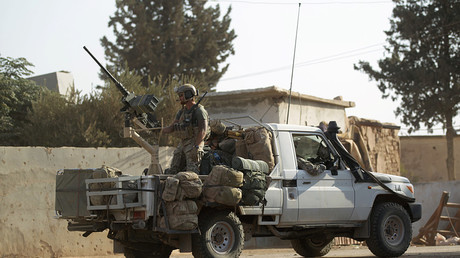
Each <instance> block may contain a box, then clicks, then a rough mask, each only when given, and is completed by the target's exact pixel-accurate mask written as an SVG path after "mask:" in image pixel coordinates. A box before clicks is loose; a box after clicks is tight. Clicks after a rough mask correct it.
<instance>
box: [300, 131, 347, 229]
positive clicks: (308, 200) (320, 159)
mask: <svg viewBox="0 0 460 258" xmlns="http://www.w3.org/2000/svg"><path fill="white" fill-rule="evenodd" d="M292 139H293V146H294V147H295V151H296V161H297V168H298V169H297V173H296V180H297V191H298V198H299V199H298V200H299V211H298V212H299V215H298V221H299V222H300V223H302V222H309V223H311V222H318V223H322V222H328V221H330V222H334V223H340V221H341V220H343V221H347V220H348V219H349V218H350V217H351V214H352V212H353V209H354V201H355V199H354V189H353V183H352V182H353V178H352V174H351V172H350V171H349V170H340V169H339V170H334V169H332V170H333V171H331V168H332V167H333V160H334V156H333V155H332V150H331V148H330V146H329V145H328V144H327V141H326V140H325V139H324V137H323V135H321V134H311V133H310V134H292ZM299 158H301V159H299ZM299 162H304V166H301V167H303V168H305V163H307V167H309V168H310V167H312V168H313V170H309V172H307V171H306V170H303V169H300V168H299V166H298V165H299V164H298V163H299ZM322 169H324V171H323V170H322Z"/></svg>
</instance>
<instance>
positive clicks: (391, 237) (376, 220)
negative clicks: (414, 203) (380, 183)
mask: <svg viewBox="0 0 460 258" xmlns="http://www.w3.org/2000/svg"><path fill="white" fill-rule="evenodd" d="M411 238H412V225H411V222H410V217H409V214H408V213H407V211H406V210H405V209H404V207H402V206H401V205H399V204H397V203H392V202H386V203H380V204H378V205H377V206H376V207H374V209H373V210H372V213H371V217H370V237H369V239H367V240H366V243H367V246H368V247H369V250H371V252H372V253H373V254H374V255H376V256H379V257H397V256H401V255H402V254H404V252H406V250H407V248H408V247H409V245H410V241H411Z"/></svg>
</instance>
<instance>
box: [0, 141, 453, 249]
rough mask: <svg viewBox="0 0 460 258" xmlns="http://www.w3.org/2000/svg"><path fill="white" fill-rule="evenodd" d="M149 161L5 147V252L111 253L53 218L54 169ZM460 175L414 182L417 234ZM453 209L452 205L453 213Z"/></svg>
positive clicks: (0, 153) (266, 242)
mask: <svg viewBox="0 0 460 258" xmlns="http://www.w3.org/2000/svg"><path fill="white" fill-rule="evenodd" d="M172 150H173V148H161V150H160V161H161V163H162V166H163V168H166V167H168V165H169V162H170V158H171V153H172ZM149 163H150V156H149V155H148V154H147V153H146V152H145V151H144V150H143V149H140V148H109V149H106V148H97V149H96V148H70V147H69V148H53V149H50V148H43V147H0V204H1V206H0V207H1V208H0V239H1V241H0V256H1V257H7V256H14V257H17V256H33V257H62V256H103V255H107V254H111V252H112V241H110V240H108V239H107V237H106V234H107V232H102V233H93V234H91V235H90V236H89V237H87V238H85V237H82V236H81V233H79V232H68V231H67V223H66V222H65V221H61V220H57V219H54V215H55V214H54V200H55V192H54V191H55V175H56V171H57V170H59V169H61V168H96V167H100V166H101V165H107V166H112V167H116V168H119V169H121V170H122V171H123V172H124V173H126V174H131V175H139V174H140V173H141V172H142V171H143V170H144V168H146V167H147V166H148V164H149ZM458 189H460V181H455V182H434V183H421V184H415V193H416V198H417V201H418V202H421V203H422V204H423V216H422V220H421V221H420V222H417V223H415V224H414V227H413V228H414V235H416V234H418V230H419V229H420V227H421V226H423V225H424V224H425V223H426V221H427V220H428V218H429V217H430V216H431V214H432V213H433V211H434V209H435V208H436V207H437V205H438V203H439V198H440V197H441V193H442V191H449V192H450V193H451V198H450V202H457V203H460V193H459V192H458V191H459V190H458ZM453 213H454V211H451V214H453ZM266 246H271V247H275V246H284V247H288V246H289V243H288V242H287V241H278V240H276V239H275V238H260V239H259V240H258V241H255V239H253V240H251V241H250V242H248V243H247V247H266Z"/></svg>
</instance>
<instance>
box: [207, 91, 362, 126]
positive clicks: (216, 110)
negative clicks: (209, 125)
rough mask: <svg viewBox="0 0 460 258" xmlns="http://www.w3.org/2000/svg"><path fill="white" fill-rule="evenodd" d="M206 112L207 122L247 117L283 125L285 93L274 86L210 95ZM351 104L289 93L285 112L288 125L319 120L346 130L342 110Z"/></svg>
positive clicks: (351, 105) (318, 121) (306, 123)
mask: <svg viewBox="0 0 460 258" xmlns="http://www.w3.org/2000/svg"><path fill="white" fill-rule="evenodd" d="M205 99H206V102H205V105H206V110H207V111H208V112H209V115H210V117H211V119H223V118H230V117H240V116H247V115H250V116H252V117H254V118H255V119H257V120H258V121H260V122H264V123H281V124H284V123H286V122H287V120H288V119H287V111H288V106H289V91H288V90H285V89H281V88H278V87H275V86H272V87H266V88H258V89H250V90H237V91H227V92H212V93H209V94H208V95H207V96H206V98H205ZM354 106H355V103H354V102H353V101H343V100H342V98H341V97H337V98H336V99H323V98H318V97H314V96H310V95H306V94H301V93H298V92H292V97H291V106H290V111H289V124H298V125H312V126H317V125H318V124H319V123H320V122H321V121H326V122H329V121H331V120H335V121H337V124H338V125H339V126H340V127H341V128H342V129H345V128H347V116H346V112H345V109H346V108H351V107H354Z"/></svg>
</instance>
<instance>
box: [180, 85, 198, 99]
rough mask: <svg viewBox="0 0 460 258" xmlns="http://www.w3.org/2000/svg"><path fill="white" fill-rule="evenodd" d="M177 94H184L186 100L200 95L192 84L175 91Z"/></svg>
mask: <svg viewBox="0 0 460 258" xmlns="http://www.w3.org/2000/svg"><path fill="white" fill-rule="evenodd" d="M175 92H176V93H184V98H185V99H186V100H189V99H191V98H193V97H194V96H197V95H198V91H197V89H196V88H195V86H193V85H192V84H184V85H182V86H179V87H177V88H176V89H175Z"/></svg>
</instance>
